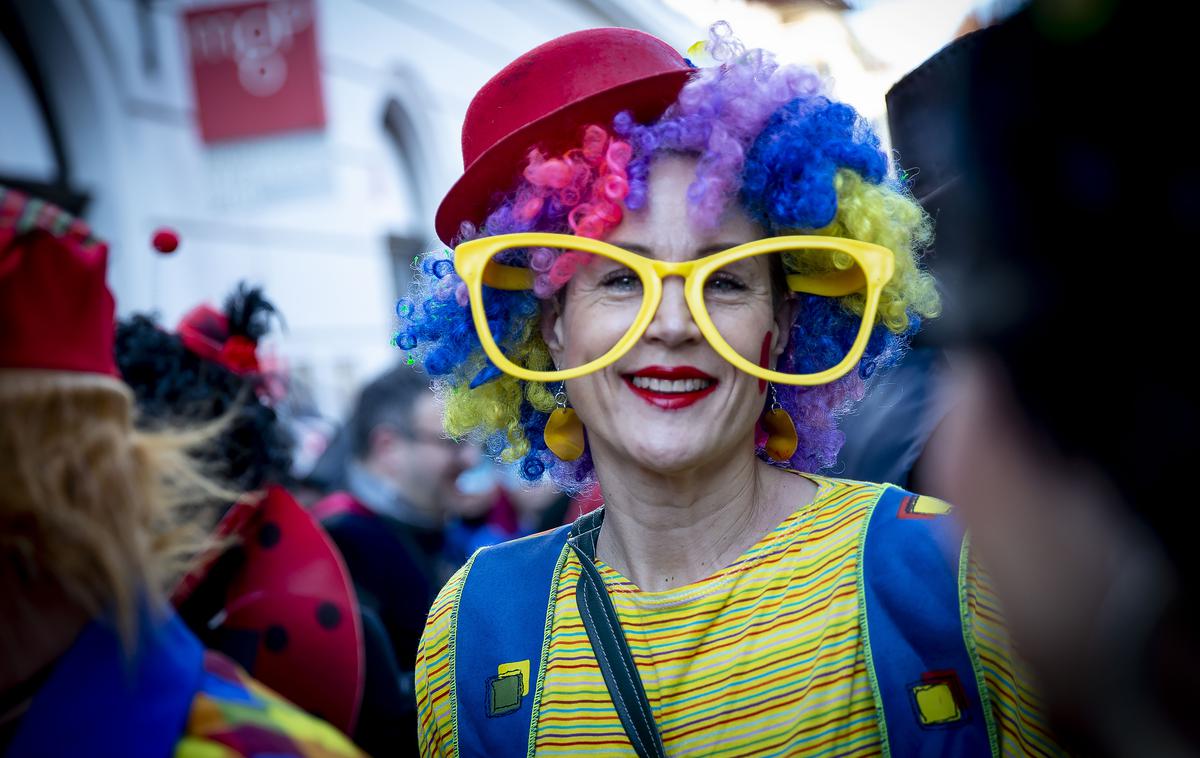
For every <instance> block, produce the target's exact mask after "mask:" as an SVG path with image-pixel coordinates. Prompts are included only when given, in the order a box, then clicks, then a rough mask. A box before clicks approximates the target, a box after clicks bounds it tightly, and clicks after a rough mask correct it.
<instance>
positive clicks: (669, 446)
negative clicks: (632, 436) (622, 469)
mask: <svg viewBox="0 0 1200 758" xmlns="http://www.w3.org/2000/svg"><path fill="white" fill-rule="evenodd" d="M700 436H706V435H700ZM647 437H648V435H647V436H643V437H642V438H640V439H637V440H635V441H632V442H631V443H627V444H626V445H625V448H626V450H625V454H626V456H627V457H628V458H629V459H630V461H631V462H633V463H635V464H636V465H638V466H641V467H642V468H645V469H649V470H651V471H658V472H661V473H664V474H673V473H678V472H681V471H687V470H689V469H693V468H696V467H698V466H704V465H711V464H712V462H713V460H714V458H716V457H717V453H716V451H714V450H713V449H712V447H711V446H710V445H704V444H701V443H702V440H695V439H681V438H680V437H678V436H676V437H673V438H662V439H654V438H653V437H650V438H647Z"/></svg>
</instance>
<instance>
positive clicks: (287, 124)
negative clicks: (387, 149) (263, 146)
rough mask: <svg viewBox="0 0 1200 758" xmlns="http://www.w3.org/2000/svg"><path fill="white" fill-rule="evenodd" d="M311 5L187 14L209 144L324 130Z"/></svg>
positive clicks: (272, 0) (242, 6) (293, 1)
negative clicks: (288, 132)
mask: <svg viewBox="0 0 1200 758" xmlns="http://www.w3.org/2000/svg"><path fill="white" fill-rule="evenodd" d="M315 14H316V11H315V10H314V8H313V2H312V0H267V1H262V0H260V1H259V2H243V3H234V4H228V5H219V6H206V7H201V8H197V9H194V10H190V11H187V12H186V13H185V14H184V24H185V28H186V30H187V38H188V46H189V48H190V50H191V58H192V78H193V80H194V82H195V87H196V113H197V118H198V120H199V122H200V134H201V135H202V136H203V137H204V141H205V142H219V141H222V140H230V139H238V138H241V137H254V136H258V135H263V134H275V133H278V132H287V131H295V130H300V129H319V128H321V127H323V126H324V125H325V108H324V105H323V103H322V100H321V71H320V66H319V65H318V62H317V38H316V29H315V26H316V15H315Z"/></svg>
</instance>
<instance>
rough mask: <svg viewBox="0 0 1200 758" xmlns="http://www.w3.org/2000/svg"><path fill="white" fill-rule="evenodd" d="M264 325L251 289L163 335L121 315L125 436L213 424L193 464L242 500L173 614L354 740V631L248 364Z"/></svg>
mask: <svg viewBox="0 0 1200 758" xmlns="http://www.w3.org/2000/svg"><path fill="white" fill-rule="evenodd" d="M276 318H278V314H277V312H276V310H275V308H274V306H273V305H272V304H271V303H270V301H269V300H267V299H266V297H265V296H264V295H263V292H262V290H261V289H260V288H257V287H248V286H246V285H244V284H242V285H239V286H238V287H237V288H236V289H235V290H234V292H232V293H231V294H230V295H229V297H228V298H227V299H226V301H225V303H224V307H223V308H222V309H220V310H218V309H216V308H213V307H212V306H209V305H199V306H196V307H195V308H193V309H192V310H191V311H189V312H188V313H187V314H186V315H185V316H184V317H183V319H182V321H181V322H180V323H179V325H178V326H177V327H176V330H175V331H174V332H168V331H166V330H165V329H162V328H161V327H159V326H158V324H157V323H155V320H154V319H153V318H152V317H150V316H146V315H140V314H139V315H134V316H132V317H131V318H128V319H125V320H122V321H120V322H119V323H118V325H117V335H116V358H117V365H118V367H119V369H120V371H121V375H122V377H123V378H124V379H125V382H126V383H127V384H128V385H129V386H130V388H131V389H132V390H133V391H134V395H135V396H136V398H137V407H138V425H139V427H141V428H144V429H148V430H154V429H160V428H163V427H169V426H171V425H187V426H193V427H194V426H202V425H205V424H208V425H213V424H216V428H215V430H214V432H215V433H214V434H213V436H212V438H211V443H210V445H209V446H208V448H207V449H206V451H205V453H204V459H203V463H204V464H205V467H206V469H207V470H210V471H212V472H213V473H214V474H216V475H218V476H220V477H221V479H222V481H225V482H229V483H230V484H231V486H232V487H233V488H234V489H235V491H236V492H237V493H238V494H242V495H243V497H242V498H241V499H240V500H239V501H238V502H237V503H229V504H227V506H228V509H227V510H226V512H225V513H224V514H223V518H222V519H221V521H220V523H219V524H218V525H216V527H215V530H214V531H215V536H216V537H217V538H218V544H217V546H216V547H215V548H214V549H212V550H210V551H209V552H208V553H207V554H206V555H204V556H202V557H201V559H200V560H198V561H197V564H196V565H195V566H194V567H192V568H191V570H190V571H189V572H188V574H187V575H186V576H185V577H184V578H183V580H182V581H181V582H180V583H179V585H178V586H177V587H176V588H175V590H174V592H173V594H172V601H173V602H174V604H175V606H176V608H177V610H178V612H179V615H180V617H181V618H182V619H183V620H184V622H185V623H186V624H187V625H188V627H189V628H190V629H191V630H192V632H193V633H194V634H196V636H197V637H199V638H200V640H201V642H203V643H204V645H205V646H206V647H208V648H211V649H214V650H219V651H221V652H223V653H225V654H226V655H228V656H229V657H231V658H233V659H234V660H236V661H237V662H238V663H239V664H240V665H242V666H243V667H244V668H245V669H246V670H247V671H249V672H251V674H253V675H254V676H255V677H256V678H257V679H259V680H261V681H262V682H263V683H265V684H267V685H268V686H270V687H271V688H273V689H274V690H276V691H277V692H279V693H280V694H282V695H284V696H285V697H287V698H288V699H289V700H291V701H292V702H294V703H296V704H297V705H299V706H301V707H303V708H304V709H305V710H307V711H309V712H311V713H319V714H321V715H322V717H323V718H325V719H328V720H329V721H330V722H331V723H332V724H334V725H335V726H337V727H338V728H339V729H341V730H342V731H344V732H346V733H347V734H351V735H354V734H355V728H356V722H357V720H358V711H359V706H360V701H361V700H362V695H363V654H364V653H363V647H364V643H363V629H362V626H361V625H360V624H359V623H358V606H357V601H356V599H355V595H354V590H353V586H352V584H351V582H350V577H349V573H348V572H347V571H346V569H345V567H344V565H343V563H342V560H341V557H340V556H339V555H338V552H337V549H336V548H335V547H334V546H333V544H332V542H331V541H330V540H329V537H328V536H327V535H325V534H324V532H323V531H322V530H321V528H320V526H318V525H317V523H316V521H315V520H314V519H313V518H312V517H311V516H310V515H309V514H308V513H307V511H305V510H304V508H303V507H301V506H300V505H299V504H298V503H297V502H296V501H295V500H294V499H293V498H292V497H291V495H290V494H289V493H288V492H287V491H286V490H285V489H284V488H283V486H282V485H284V484H286V483H287V481H288V470H289V467H290V464H291V447H292V441H291V438H290V435H289V434H288V433H287V430H286V428H285V427H284V424H283V422H282V420H281V419H280V418H279V417H278V416H277V414H276V411H275V402H276V400H277V398H276V397H275V395H278V394H279V393H280V387H281V384H280V382H279V381H277V379H278V378H277V377H273V376H272V375H270V374H269V373H268V372H264V371H263V370H262V369H261V367H260V362H259V357H258V344H259V341H260V340H262V338H263V337H265V336H266V335H267V334H268V332H269V330H270V326H271V322H272V321H273V320H275V319H276ZM200 526H203V527H204V528H205V529H209V528H212V526H213V525H212V524H211V523H205V524H201V525H200ZM380 643H381V644H384V645H386V644H387V643H386V640H380Z"/></svg>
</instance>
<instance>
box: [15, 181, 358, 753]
mask: <svg viewBox="0 0 1200 758" xmlns="http://www.w3.org/2000/svg"><path fill="white" fill-rule="evenodd" d="M107 258H108V249H107V245H105V244H104V243H103V242H102V241H100V240H98V239H97V238H95V237H94V236H93V235H92V234H91V232H90V230H89V229H88V227H87V226H86V225H85V224H84V223H82V222H81V221H78V220H75V219H72V218H71V217H69V216H67V215H66V214H64V213H62V212H61V211H59V210H58V209H56V208H54V207H52V206H49V205H47V204H44V203H42V202H40V201H37V200H32V199H29V198H27V197H25V196H23V195H21V194H20V193H17V192H12V191H8V190H5V189H4V188H3V187H0V618H2V619H3V623H2V624H0V751H4V752H5V754H6V755H12V756H30V755H54V756H58V755H130V756H152V755H168V754H172V755H179V756H210V755H217V754H220V755H236V756H243V755H244V756H268V755H269V756H295V758H302V757H303V756H312V755H331V756H333V755H338V756H342V755H345V756H350V755H359V753H358V751H357V750H356V749H355V748H354V747H353V745H352V744H351V743H350V741H349V740H348V739H347V738H346V737H344V736H343V735H342V734H341V733H340V732H338V731H337V730H336V729H334V728H333V727H331V726H330V725H328V724H326V723H325V722H323V721H320V720H318V719H315V718H312V717H310V716H308V715H306V714H305V713H304V712H303V711H301V710H299V709H298V708H296V707H295V706H293V705H292V704H291V703H288V702H287V701H285V700H283V699H282V698H280V697H279V696H277V695H276V694H274V693H273V692H272V691H271V690H269V689H267V688H266V687H264V686H262V685H261V684H259V683H258V682H256V681H255V680H253V679H251V678H250V677H249V676H248V675H247V674H246V673H245V671H243V670H242V669H241V668H240V667H239V666H237V665H236V664H235V663H233V662H232V661H230V660H229V659H228V658H225V657H224V656H222V655H220V654H217V653H213V652H208V651H206V650H205V649H204V647H203V645H202V644H201V642H200V641H199V640H198V639H197V638H196V636H195V635H193V634H192V633H191V632H190V631H189V630H188V629H187V627H186V626H185V625H184V623H183V621H182V620H181V619H180V618H179V616H177V615H176V614H175V613H174V612H173V611H172V610H171V608H170V605H169V602H168V600H167V596H166V588H167V587H168V586H170V584H171V583H172V582H173V580H174V578H175V577H177V576H178V571H179V569H180V568H181V566H182V561H183V560H184V559H186V558H187V557H188V556H190V555H193V554H194V553H195V550H196V548H197V547H198V546H199V544H200V542H201V539H202V536H203V532H204V529H203V527H202V526H201V524H202V523H204V521H205V517H204V512H203V510H204V506H203V504H204V503H212V502H214V501H215V500H219V499H225V498H233V497H236V495H235V494H233V493H230V492H229V491H228V490H227V489H224V488H223V487H220V486H218V485H217V484H215V483H214V482H213V481H212V480H210V479H208V478H207V477H206V475H205V473H203V471H202V468H201V467H202V465H203V463H202V462H203V461H204V460H211V457H208V454H207V453H206V452H205V451H204V445H206V444H208V443H211V442H212V435H213V428H212V427H211V426H210V427H208V429H202V430H200V431H196V430H191V431H187V430H184V429H182V428H180V427H174V426H167V425H163V426H161V427H159V428H158V429H157V430H155V431H153V432H147V431H141V430H138V429H136V428H135V427H134V423H133V419H134V413H135V405H134V397H133V393H132V392H131V391H130V389H129V387H128V386H127V385H126V384H124V383H123V382H122V381H121V380H120V377H119V374H118V371H117V366H116V363H115V361H114V356H113V341H114V330H113V324H114V311H115V303H114V301H113V298H112V295H111V293H110V292H109V290H108V287H107V285H106V283H105V275H106V269H107ZM197 459H199V460H197Z"/></svg>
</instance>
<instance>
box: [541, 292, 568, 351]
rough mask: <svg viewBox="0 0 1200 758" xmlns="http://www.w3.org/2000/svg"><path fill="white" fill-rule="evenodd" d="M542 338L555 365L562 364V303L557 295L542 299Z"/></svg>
mask: <svg viewBox="0 0 1200 758" xmlns="http://www.w3.org/2000/svg"><path fill="white" fill-rule="evenodd" d="M540 326H541V330H542V339H543V340H544V341H545V342H546V347H548V348H550V357H551V358H553V359H554V365H555V367H558V366H560V365H562V360H561V357H562V352H563V319H562V304H561V303H560V302H559V300H558V298H557V297H552V298H550V299H549V300H543V301H542V315H541V324H540Z"/></svg>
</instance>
